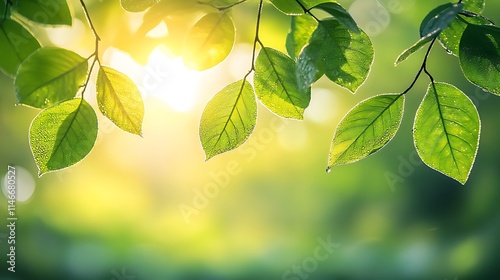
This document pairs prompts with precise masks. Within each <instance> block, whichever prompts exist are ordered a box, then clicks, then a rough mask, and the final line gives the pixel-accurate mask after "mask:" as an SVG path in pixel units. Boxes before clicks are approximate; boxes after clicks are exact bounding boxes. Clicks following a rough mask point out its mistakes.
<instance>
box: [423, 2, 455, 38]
mask: <svg viewBox="0 0 500 280" xmlns="http://www.w3.org/2000/svg"><path fill="white" fill-rule="evenodd" d="M463 6H464V4H463V3H457V4H452V3H447V4H444V5H441V6H439V7H437V8H435V9H434V10H432V11H431V12H430V13H429V14H427V16H426V17H425V18H424V20H422V23H421V24H420V37H427V36H429V35H431V36H433V37H436V36H437V35H439V33H440V32H441V31H443V30H444V29H445V28H446V27H448V25H450V23H451V22H452V21H453V20H455V18H456V16H457V15H458V13H460V12H461V11H462V8H463Z"/></svg>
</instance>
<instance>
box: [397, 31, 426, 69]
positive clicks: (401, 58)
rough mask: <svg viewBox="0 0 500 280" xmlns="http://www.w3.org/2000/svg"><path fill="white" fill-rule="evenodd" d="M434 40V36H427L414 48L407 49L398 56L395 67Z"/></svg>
mask: <svg viewBox="0 0 500 280" xmlns="http://www.w3.org/2000/svg"><path fill="white" fill-rule="evenodd" d="M432 39H434V37H433V36H425V37H422V38H420V39H419V40H418V41H417V42H416V43H415V44H413V46H411V47H409V48H407V49H406V50H404V51H403V52H402V53H401V54H400V55H399V56H398V58H397V59H396V62H394V66H397V65H398V64H399V63H401V62H403V61H405V60H406V59H408V57H410V56H411V55H412V54H414V53H415V52H417V51H419V50H420V49H422V48H423V47H424V46H425V45H426V44H427V43H429V42H430V41H432Z"/></svg>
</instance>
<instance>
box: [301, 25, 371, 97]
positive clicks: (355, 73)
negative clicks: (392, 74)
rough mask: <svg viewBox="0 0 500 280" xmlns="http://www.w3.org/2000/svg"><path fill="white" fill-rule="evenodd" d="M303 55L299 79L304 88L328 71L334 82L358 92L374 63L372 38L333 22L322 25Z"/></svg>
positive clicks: (328, 75)
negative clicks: (303, 72)
mask: <svg viewBox="0 0 500 280" xmlns="http://www.w3.org/2000/svg"><path fill="white" fill-rule="evenodd" d="M310 48H312V49H313V50H310ZM318 52H319V53H318ZM303 53H305V54H304V55H301V56H299V61H298V63H297V64H298V66H297V77H298V79H299V86H300V87H301V88H302V89H303V86H304V85H306V84H307V82H310V81H311V77H317V74H318V73H321V72H322V70H324V73H325V75H326V76H327V77H328V78H329V79H330V80H331V81H333V82H334V83H336V84H338V85H340V86H342V87H344V88H346V89H348V90H350V91H351V92H355V91H356V90H357V89H358V88H359V86H361V84H363V82H364V81H365V80H366V78H367V77H368V73H369V72H370V67H371V64H372V62H373V46H372V43H371V41H370V38H368V35H366V33H364V32H363V31H362V30H361V32H360V33H355V32H352V31H350V30H349V29H347V28H346V27H344V26H343V25H341V24H340V23H339V21H337V20H333V19H326V20H323V21H320V22H319V24H318V28H317V29H316V30H315V31H314V33H313V35H312V36H311V40H310V41H309V45H308V46H306V47H305V48H304V50H303ZM318 56H319V57H318ZM301 60H302V61H301ZM314 64H316V65H314ZM300 71H306V72H307V73H305V74H302V73H300ZM302 76H305V77H306V79H304V78H303V77H302Z"/></svg>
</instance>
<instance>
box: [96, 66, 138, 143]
mask: <svg viewBox="0 0 500 280" xmlns="http://www.w3.org/2000/svg"><path fill="white" fill-rule="evenodd" d="M96 87H97V103H98V105H99V109H100V110H101V112H102V113H103V114H104V115H105V116H106V117H108V118H109V119H110V120H111V121H113V123H115V124H116V125H117V126H118V127H119V128H121V129H123V130H125V131H128V132H130V133H134V134H137V135H142V120H143V118H144V104H143V102H142V97H141V94H140V92H139V89H138V88H137V86H136V85H135V84H134V82H132V80H130V78H129V77H127V76H126V75H124V74H123V73H121V72H118V71H116V70H115V69H112V68H109V67H106V66H102V67H101V68H100V69H99V74H98V75H97V84H96Z"/></svg>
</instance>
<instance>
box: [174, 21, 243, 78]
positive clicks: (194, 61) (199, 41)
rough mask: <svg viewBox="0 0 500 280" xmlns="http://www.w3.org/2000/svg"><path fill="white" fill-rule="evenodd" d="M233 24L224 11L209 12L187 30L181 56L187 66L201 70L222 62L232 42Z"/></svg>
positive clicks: (231, 46) (233, 34)
mask: <svg viewBox="0 0 500 280" xmlns="http://www.w3.org/2000/svg"><path fill="white" fill-rule="evenodd" d="M234 36H235V31H234V24H233V21H232V20H231V18H230V17H229V15H228V14H226V13H210V14H207V15H205V16H204V17H203V18H201V19H200V20H199V21H198V22H197V23H196V24H195V25H194V26H193V28H192V29H191V30H190V31H189V34H188V35H187V38H186V41H185V43H184V50H183V53H182V58H183V60H184V63H185V64H186V66H187V67H189V68H191V69H194V70H198V71H202V70H206V69H209V68H211V67H214V66H215V65H217V64H219V63H220V62H222V61H223V60H224V59H226V57H227V56H228V55H229V53H230V52H231V49H232V48H233V44H234Z"/></svg>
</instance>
